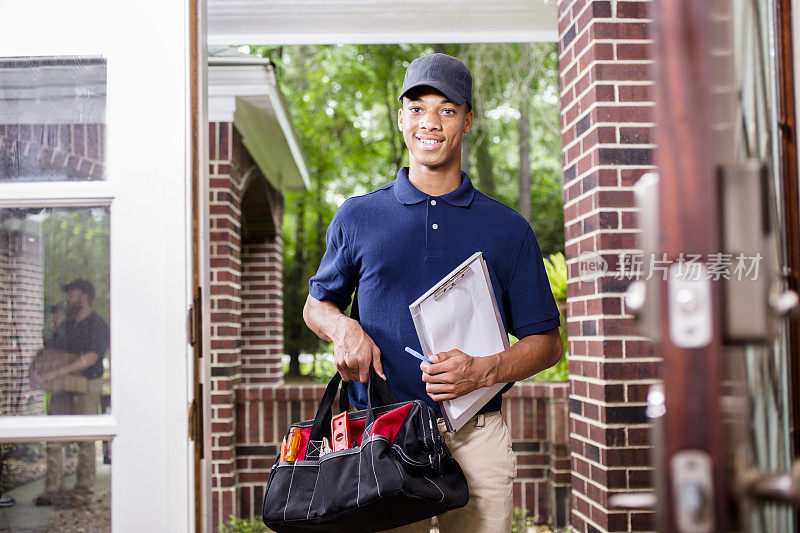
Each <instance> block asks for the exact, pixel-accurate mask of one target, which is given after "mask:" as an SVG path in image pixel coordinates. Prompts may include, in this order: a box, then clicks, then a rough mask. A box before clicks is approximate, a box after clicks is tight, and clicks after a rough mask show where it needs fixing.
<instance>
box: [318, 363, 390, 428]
mask: <svg viewBox="0 0 800 533" xmlns="http://www.w3.org/2000/svg"><path fill="white" fill-rule="evenodd" d="M341 380H342V377H341V376H340V375H339V373H338V372H336V373H335V374H334V375H333V377H332V378H331V380H330V381H329V382H328V386H327V387H326V388H325V394H323V395H322V400H321V401H320V402H319V408H318V409H317V415H316V416H315V417H314V424H313V425H312V426H311V434H310V435H309V440H312V441H319V440H322V437H324V436H325V435H326V431H327V430H328V429H329V428H330V426H331V407H332V406H333V400H334V398H335V397H336V390H337V389H338V388H339V383H340V382H341ZM373 397H374V398H375V399H376V400H377V401H378V402H379V403H380V404H381V405H386V404H390V403H395V402H396V401H397V400H396V399H395V397H394V396H393V395H392V393H391V391H390V390H389V386H388V385H387V383H386V381H384V380H383V379H381V378H380V376H378V375H377V374H376V373H375V370H374V369H373V368H372V366H370V367H369V382H368V383H367V420H366V426H365V428H368V427H369V426H370V425H371V424H372V422H374V421H375V414H374V413H373V412H372V409H373V406H372V399H373ZM349 406H350V401H349V400H348V398H347V390H346V388H345V383H342V390H341V392H340V394H339V410H340V411H342V412H343V411H346V410H347V409H348V408H349Z"/></svg>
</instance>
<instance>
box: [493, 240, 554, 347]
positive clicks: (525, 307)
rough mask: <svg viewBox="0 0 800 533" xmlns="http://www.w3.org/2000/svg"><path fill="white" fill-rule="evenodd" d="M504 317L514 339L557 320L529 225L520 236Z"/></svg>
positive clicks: (548, 326) (548, 328)
mask: <svg viewBox="0 0 800 533" xmlns="http://www.w3.org/2000/svg"><path fill="white" fill-rule="evenodd" d="M506 317H507V319H508V322H509V331H510V332H511V334H512V335H514V336H515V337H517V338H518V339H521V338H523V337H527V336H528V335H535V334H537V333H544V332H545V331H548V330H551V329H553V328H557V327H558V326H559V325H560V323H561V321H560V318H559V314H558V307H556V302H555V299H554V298H553V293H552V291H551V290H550V282H549V280H548V278H547V271H546V270H545V269H544V262H543V261H542V252H541V251H540V250H539V243H538V242H536V236H535V235H534V234H533V230H532V229H531V228H530V227H528V229H527V231H526V232H525V236H524V237H523V239H522V244H521V245H520V249H519V253H518V255H517V260H516V263H515V264H514V269H513V271H512V274H511V282H510V283H509V287H508V292H507V294H506Z"/></svg>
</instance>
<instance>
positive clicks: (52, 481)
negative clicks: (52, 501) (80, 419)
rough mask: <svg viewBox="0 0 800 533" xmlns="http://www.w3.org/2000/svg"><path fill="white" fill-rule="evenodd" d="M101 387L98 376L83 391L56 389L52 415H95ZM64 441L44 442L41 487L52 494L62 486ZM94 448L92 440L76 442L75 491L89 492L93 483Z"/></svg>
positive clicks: (95, 453)
mask: <svg viewBox="0 0 800 533" xmlns="http://www.w3.org/2000/svg"><path fill="white" fill-rule="evenodd" d="M102 390H103V380H102V379H100V378H97V379H90V380H88V390H87V392H86V393H79V392H63V393H56V394H54V395H53V398H52V399H51V400H50V411H49V414H51V415H96V414H98V413H100V394H101V392H102ZM63 450H64V443H63V442H49V443H47V446H46V457H47V459H46V460H47V468H46V471H45V478H44V491H45V493H47V494H54V493H56V492H59V491H61V490H62V489H63V482H62V477H63V474H64V470H63V469H64V453H63ZM96 455H97V449H96V447H95V442H94V441H81V442H79V443H78V467H77V471H76V477H77V481H76V482H75V488H74V489H73V490H74V491H75V492H78V493H83V494H91V493H92V491H93V487H94V476H95V456H96Z"/></svg>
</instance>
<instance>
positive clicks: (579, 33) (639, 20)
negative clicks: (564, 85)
mask: <svg viewBox="0 0 800 533" xmlns="http://www.w3.org/2000/svg"><path fill="white" fill-rule="evenodd" d="M591 5H592V2H586V5H585V6H583V9H581V10H580V11H579V12H578V13H577V14H576V15H575V16H574V17H573V18H572V21H571V24H570V25H569V26H567V28H566V29H565V30H564V32H563V33H561V34H559V35H558V42H559V44H560V43H561V42H562V41H563V40H564V37H565V36H566V35H567V33H568V32H569V29H570V28H571V27H572V26H575V25H576V24H577V23H578V20H580V18H581V15H583V13H584V12H586V10H587V9H589V7H590V6H591ZM561 20H563V16H562V18H561V19H558V20H557V21H556V23H557V24H560V23H561ZM596 22H601V23H616V22H622V23H626V22H627V23H631V22H633V23H652V22H653V19H649V18H648V19H642V18H631V17H628V18H623V17H592V18H591V19H589V23H588V24H587V25H586V26H584V27H583V28H581V29H580V31H578V29H577V27H576V28H575V37H573V38H572V41H571V42H570V43H569V44H570V46H572V45H573V43H575V42H577V41H578V39H580V38H581V36H582V35H583V34H584V33H586V32H587V31H589V30H590V29H591V27H592V25H593V24H595V23H596ZM642 40H643V41H644V40H649V41H652V40H653V39H642ZM603 41H615V39H603ZM625 41H638V40H637V39H625ZM590 42H592V41H590ZM564 52H566V49H565V50H564ZM560 58H561V56H560V55H559V59H560Z"/></svg>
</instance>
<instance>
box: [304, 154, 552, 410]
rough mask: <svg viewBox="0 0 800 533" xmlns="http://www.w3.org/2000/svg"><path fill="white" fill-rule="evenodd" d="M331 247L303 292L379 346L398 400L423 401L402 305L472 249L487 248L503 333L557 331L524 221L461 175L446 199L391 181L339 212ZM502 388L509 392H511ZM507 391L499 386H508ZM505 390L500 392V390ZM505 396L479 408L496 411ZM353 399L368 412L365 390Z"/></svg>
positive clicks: (352, 391) (353, 388) (413, 336)
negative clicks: (343, 313)
mask: <svg viewBox="0 0 800 533" xmlns="http://www.w3.org/2000/svg"><path fill="white" fill-rule="evenodd" d="M326 245H327V249H326V251H325V255H324V256H323V258H322V261H321V263H320V266H319V270H318V271H317V273H316V275H315V276H313V277H312V278H311V279H310V280H309V294H310V295H311V296H312V297H314V298H316V299H317V300H327V301H330V302H333V303H334V304H335V305H337V306H338V307H339V308H340V309H342V310H344V309H345V308H346V307H347V306H348V305H349V304H350V303H351V300H352V304H353V306H352V309H351V314H350V316H351V318H353V319H355V320H357V321H358V322H359V323H360V324H361V327H362V328H364V331H365V332H366V333H367V334H368V335H369V336H370V337H371V338H372V340H373V341H375V344H376V345H377V346H378V348H379V349H380V350H381V362H382V364H383V369H384V373H385V375H386V379H387V382H388V384H389V389H390V390H391V391H392V394H394V396H395V397H396V398H397V399H398V400H399V401H407V400H413V399H420V400H424V401H426V402H427V403H428V404H429V405H430V406H431V407H433V409H434V410H435V411H436V413H437V416H441V412H440V410H439V406H438V404H437V403H436V402H434V401H433V400H431V398H430V396H428V395H427V393H426V392H425V384H424V382H423V381H422V371H421V370H420V368H419V361H418V360H417V359H415V358H413V357H411V356H410V355H408V354H407V353H406V352H405V347H406V346H410V347H411V348H414V349H415V350H417V351H421V348H420V343H419V339H418V338H417V333H416V330H415V329H414V323H413V321H412V319H411V313H410V312H409V310H408V306H409V305H410V304H411V303H413V302H414V301H415V300H416V299H417V298H419V297H420V296H421V295H422V294H423V293H424V292H425V291H427V290H428V289H430V288H431V287H432V286H433V285H434V284H436V283H438V282H439V281H440V280H441V279H442V278H443V277H444V276H445V275H447V274H448V273H449V272H450V271H451V270H453V269H454V268H455V267H457V266H458V265H459V264H461V263H462V262H463V261H464V260H466V259H467V258H468V257H469V256H471V255H472V254H473V253H475V252H478V251H479V252H483V256H484V259H485V260H486V263H487V265H488V267H489V274H490V277H491V280H492V287H493V289H494V293H495V297H496V299H497V302H498V305H499V306H500V315H501V316H502V318H503V324H504V325H505V328H506V331H507V332H509V333H511V334H512V335H514V336H515V337H517V338H518V339H521V338H523V337H525V336H528V335H533V334H536V333H543V332H545V331H548V330H551V329H553V328H556V327H558V326H559V314H558V309H557V307H556V303H555V301H554V300H553V294H552V292H551V291H550V284H549V283H548V280H547V274H546V272H545V269H544V264H543V262H542V254H541V252H540V251H539V245H538V243H537V242H536V237H535V236H534V234H533V231H532V230H531V227H530V225H529V224H528V222H527V221H526V220H525V219H524V218H523V217H522V216H521V215H520V214H519V213H517V212H516V211H514V210H513V209H511V208H510V207H507V206H506V205H504V204H502V203H500V202H498V201H497V200H495V199H493V198H491V197H489V196H487V195H485V194H483V193H482V192H480V191H478V190H477V189H475V188H474V187H473V186H472V183H471V181H470V179H469V176H467V174H466V173H465V172H462V173H461V185H460V186H459V187H458V188H457V189H456V190H454V191H452V192H449V193H447V194H445V195H442V196H430V195H428V194H425V193H424V192H422V191H420V190H419V189H417V188H416V187H414V185H413V184H412V183H411V182H410V181H409V179H408V167H403V168H402V169H400V171H399V172H398V173H397V178H396V179H395V180H394V181H393V182H391V183H387V184H386V185H384V186H382V187H378V188H377V189H375V190H374V191H372V192H370V193H367V194H365V195H362V196H354V197H352V198H349V199H348V200H347V201H345V202H344V203H343V204H342V205H341V207H340V208H339V209H338V211H337V212H336V214H335V215H334V217H333V220H331V223H330V225H329V226H328V232H327V237H326ZM507 388H508V387H507ZM504 391H505V389H504ZM504 391H502V392H504ZM502 392H501V393H499V394H498V395H497V396H496V397H495V398H493V399H492V400H491V401H490V402H489V403H488V404H487V405H486V407H484V409H483V410H482V411H481V412H487V411H496V410H499V409H500V404H501V394H502ZM348 395H349V397H350V401H351V403H352V404H353V405H355V406H356V407H357V408H360V409H363V408H364V407H365V406H366V401H367V399H366V387H365V386H364V385H363V384H361V383H350V384H349V385H348Z"/></svg>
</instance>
